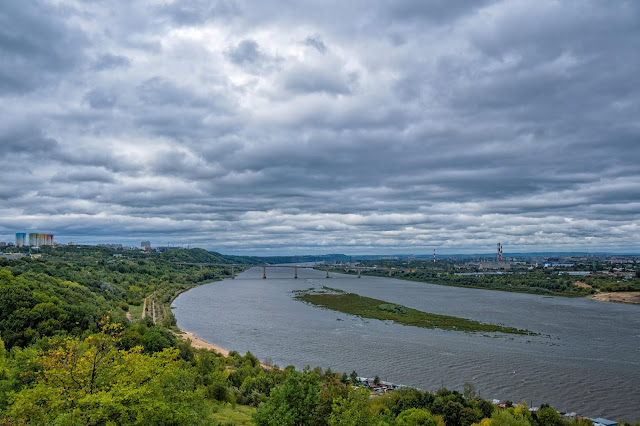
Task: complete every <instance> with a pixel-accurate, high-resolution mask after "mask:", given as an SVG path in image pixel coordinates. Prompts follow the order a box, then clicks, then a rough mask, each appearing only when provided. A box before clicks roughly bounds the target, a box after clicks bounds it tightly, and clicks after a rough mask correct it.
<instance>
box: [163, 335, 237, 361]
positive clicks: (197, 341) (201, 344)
mask: <svg viewBox="0 0 640 426" xmlns="http://www.w3.org/2000/svg"><path fill="white" fill-rule="evenodd" d="M176 336H178V337H181V338H183V339H184V340H191V346H193V347H194V348H196V349H213V350H214V351H216V352H217V353H219V354H221V355H224V356H229V351H228V350H226V349H223V348H221V347H220V346H216V345H214V344H212V343H209V342H207V341H206V340H202V339H201V338H199V337H198V336H196V335H195V334H194V333H190V332H188V331H184V330H180V333H176Z"/></svg>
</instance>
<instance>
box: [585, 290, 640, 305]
mask: <svg viewBox="0 0 640 426" xmlns="http://www.w3.org/2000/svg"><path fill="white" fill-rule="evenodd" d="M589 299H593V300H600V301H602V302H616V303H628V304H631V305H640V291H630V292H614V293H598V294H594V295H592V296H589Z"/></svg>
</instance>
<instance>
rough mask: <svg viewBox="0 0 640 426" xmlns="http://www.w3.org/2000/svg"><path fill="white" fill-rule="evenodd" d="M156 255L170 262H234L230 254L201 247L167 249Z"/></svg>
mask: <svg viewBox="0 0 640 426" xmlns="http://www.w3.org/2000/svg"><path fill="white" fill-rule="evenodd" d="M158 257H159V258H161V259H165V260H168V261H170V262H185V263H234V260H232V259H230V257H231V256H224V255H222V254H220V253H216V252H211V251H207V250H205V249H201V248H192V249H184V250H169V251H165V252H164V253H160V254H158Z"/></svg>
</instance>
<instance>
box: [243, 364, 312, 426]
mask: <svg viewBox="0 0 640 426" xmlns="http://www.w3.org/2000/svg"><path fill="white" fill-rule="evenodd" d="M319 391H320V380H319V377H318V375H317V374H316V373H315V372H314V371H309V370H308V369H304V370H303V371H302V372H297V371H291V372H290V373H289V374H288V375H287V378H286V379H285V381H284V383H283V384H282V385H281V386H278V387H276V388H274V389H273V390H272V391H271V395H270V396H269V398H268V399H267V401H266V402H264V403H262V404H260V406H259V407H258V410H257V411H256V413H255V415H254V417H253V419H254V421H255V422H256V424H257V425H274V426H276V425H282V426H286V425H307V424H309V425H312V424H316V419H317V410H318V403H319V401H320V396H319Z"/></svg>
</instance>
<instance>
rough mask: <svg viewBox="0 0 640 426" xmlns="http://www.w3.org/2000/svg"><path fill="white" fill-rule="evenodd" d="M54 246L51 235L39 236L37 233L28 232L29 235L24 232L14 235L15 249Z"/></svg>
mask: <svg viewBox="0 0 640 426" xmlns="http://www.w3.org/2000/svg"><path fill="white" fill-rule="evenodd" d="M27 235H28V238H27ZM54 244H55V243H54V242H53V234H41V233H37V232H30V233H29V234H27V233H26V232H17V233H16V247H25V246H30V247H33V246H52V245H54Z"/></svg>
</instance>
